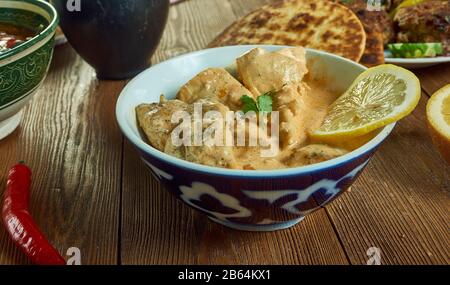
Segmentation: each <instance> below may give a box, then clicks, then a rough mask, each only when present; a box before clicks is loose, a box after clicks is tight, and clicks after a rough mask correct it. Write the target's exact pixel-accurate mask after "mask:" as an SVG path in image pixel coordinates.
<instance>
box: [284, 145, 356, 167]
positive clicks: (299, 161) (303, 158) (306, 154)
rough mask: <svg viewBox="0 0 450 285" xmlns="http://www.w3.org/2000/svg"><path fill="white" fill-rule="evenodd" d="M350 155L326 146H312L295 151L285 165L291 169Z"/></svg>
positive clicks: (345, 151)
mask: <svg viewBox="0 0 450 285" xmlns="http://www.w3.org/2000/svg"><path fill="white" fill-rule="evenodd" d="M346 153H348V151H347V150H345V149H341V148H335V147H331V146H328V145H324V144H310V145H307V146H305V147H302V148H299V149H297V150H295V151H294V152H293V153H292V155H290V156H289V157H288V158H287V159H286V160H285V161H284V163H285V164H286V165H288V166H289V167H295V166H302V165H309V164H314V163H319V162H322V161H327V160H330V159H333V158H336V157H339V156H342V155H344V154H346Z"/></svg>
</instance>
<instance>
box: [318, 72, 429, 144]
mask: <svg viewBox="0 0 450 285" xmlns="http://www.w3.org/2000/svg"><path fill="white" fill-rule="evenodd" d="M420 94H421V89H420V82H419V79H418V78H417V77H416V76H415V75H414V74H413V73H412V72H411V71H408V70H406V69H404V68H401V67H398V66H395V65H391V64H384V65H379V66H377V67H373V68H370V69H368V70H366V71H365V72H363V73H362V74H361V75H359V76H358V77H357V78H356V80H355V81H354V82H353V84H352V85H351V86H350V88H349V89H348V90H347V91H346V92H345V93H344V94H343V95H342V96H341V97H339V98H338V99H337V100H336V101H335V102H334V103H333V104H332V105H331V106H330V109H329V111H328V114H327V116H326V117H325V120H324V122H323V124H322V126H321V127H320V128H319V129H318V130H316V131H315V132H313V133H312V134H311V136H312V138H314V139H319V140H324V141H342V140H346V139H351V138H355V137H359V136H363V135H365V134H368V133H370V132H371V131H374V130H376V129H378V128H381V127H384V126H386V125H388V124H391V123H393V122H396V121H398V120H400V119H402V118H404V117H405V116H407V115H408V114H410V113H411V112H412V111H413V110H414V108H415V107H416V106H417V104H418V103H419V100H420Z"/></svg>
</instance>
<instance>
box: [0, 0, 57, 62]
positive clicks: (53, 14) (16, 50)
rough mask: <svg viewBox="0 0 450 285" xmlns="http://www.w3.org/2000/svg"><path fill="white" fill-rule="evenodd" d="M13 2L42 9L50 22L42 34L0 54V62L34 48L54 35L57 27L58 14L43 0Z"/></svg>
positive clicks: (17, 0)
mask: <svg viewBox="0 0 450 285" xmlns="http://www.w3.org/2000/svg"><path fill="white" fill-rule="evenodd" d="M15 1H16V2H23V3H28V4H31V5H36V6H38V7H40V8H43V9H44V10H46V11H47V12H49V14H50V16H51V21H50V23H49V24H48V25H47V27H45V29H44V30H43V31H42V32H40V33H39V34H37V35H35V36H34V37H33V38H32V39H31V40H28V41H26V42H24V43H23V44H21V45H19V46H18V47H16V48H13V49H11V50H9V51H7V52H5V53H3V54H1V55H0V60H4V59H7V58H8V57H10V56H13V55H16V54H19V53H21V52H23V51H25V50H27V49H28V48H30V47H32V46H34V45H35V44H36V43H38V42H40V41H41V40H43V39H45V38H46V37H47V36H48V35H50V34H52V33H54V32H55V31H56V27H57V26H58V22H59V16H58V13H57V12H56V9H55V7H53V5H52V4H50V3H48V2H45V1H43V0H15ZM19 10H20V9H19ZM33 13H34V12H33Z"/></svg>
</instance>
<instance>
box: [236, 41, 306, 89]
mask: <svg viewBox="0 0 450 285" xmlns="http://www.w3.org/2000/svg"><path fill="white" fill-rule="evenodd" d="M305 56H306V51H305V49H304V48H302V47H295V48H287V49H282V50H280V51H277V52H267V51H266V50H264V49H261V48H255V49H253V50H251V51H250V52H248V53H247V54H245V55H243V56H241V57H240V58H238V59H237V68H238V75H239V78H240V80H241V81H242V82H243V83H244V85H245V86H246V87H247V88H248V89H249V90H250V91H251V92H252V93H253V95H255V96H259V95H261V94H264V93H266V92H270V91H278V90H280V89H281V88H282V87H283V86H285V85H288V84H294V85H295V84H300V82H301V81H302V79H303V76H304V75H305V74H306V73H307V72H308V69H307V68H306V57H305Z"/></svg>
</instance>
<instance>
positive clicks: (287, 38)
mask: <svg viewBox="0 0 450 285" xmlns="http://www.w3.org/2000/svg"><path fill="white" fill-rule="evenodd" d="M263 43H264V44H277V45H290V46H305V47H309V48H313V49H318V50H324V51H327V52H331V53H334V54H337V55H340V56H343V57H346V58H348V59H351V60H354V61H359V60H360V58H361V56H362V55H363V52H364V47H365V44H366V34H365V32H364V28H363V26H362V24H361V22H360V21H359V20H358V18H357V17H356V15H355V14H354V13H353V12H352V11H350V10H349V9H348V8H347V7H345V6H343V5H340V4H337V3H333V2H331V1H328V0H285V1H280V2H277V3H275V4H272V5H266V6H263V7H262V8H260V9H258V10H256V11H254V12H252V13H250V14H248V15H247V16H245V17H243V18H242V19H240V20H238V21H237V22H235V23H234V24H232V25H231V26H230V27H228V28H227V29H226V30H225V31H224V32H223V33H222V34H220V35H219V36H218V37H217V38H216V39H215V40H214V41H213V42H212V43H211V44H210V45H209V46H210V47H217V46H224V45H239V44H263Z"/></svg>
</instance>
